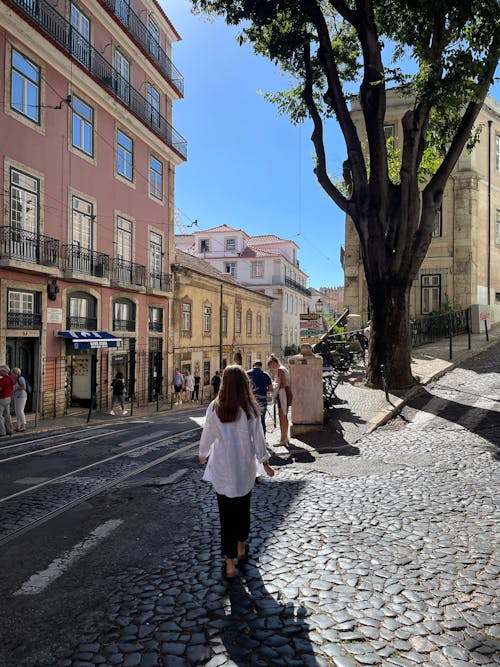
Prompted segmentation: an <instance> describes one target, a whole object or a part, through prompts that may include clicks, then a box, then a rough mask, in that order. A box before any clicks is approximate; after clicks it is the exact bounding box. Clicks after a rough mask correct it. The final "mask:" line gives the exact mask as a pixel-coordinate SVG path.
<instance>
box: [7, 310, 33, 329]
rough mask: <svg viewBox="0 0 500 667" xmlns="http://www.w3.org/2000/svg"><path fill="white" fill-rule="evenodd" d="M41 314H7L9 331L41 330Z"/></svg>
mask: <svg viewBox="0 0 500 667" xmlns="http://www.w3.org/2000/svg"><path fill="white" fill-rule="evenodd" d="M41 328H42V316H41V315H40V313H12V312H9V313H7V329H41Z"/></svg>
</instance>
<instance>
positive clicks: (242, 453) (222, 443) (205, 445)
mask: <svg viewBox="0 0 500 667" xmlns="http://www.w3.org/2000/svg"><path fill="white" fill-rule="evenodd" d="M199 455H200V456H202V457H206V456H208V462H207V466H206V469H205V473H204V475H203V479H204V480H205V481H207V482H211V483H212V484H213V487H214V489H215V491H216V492H217V493H219V494H221V495H224V496H228V497H229V498H239V497H241V496H245V495H246V494H247V493H249V492H250V491H251V490H252V488H253V485H254V484H255V475H256V472H257V461H258V462H259V463H262V462H263V461H267V460H268V459H269V453H268V451H267V449H266V442H265V440H264V431H263V430H262V423H261V421H260V414H259V415H257V416H255V417H253V416H252V417H250V419H247V416H246V414H245V411H244V410H242V409H241V408H240V412H239V414H238V417H237V419H236V420H235V421H234V422H221V420H220V419H219V417H218V416H217V413H216V412H215V409H214V401H212V403H210V405H209V406H208V408H207V414H206V421H205V426H204V427H203V432H202V434H201V439H200V449H199Z"/></svg>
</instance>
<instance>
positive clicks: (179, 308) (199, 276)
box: [170, 250, 273, 399]
mask: <svg viewBox="0 0 500 667" xmlns="http://www.w3.org/2000/svg"><path fill="white" fill-rule="evenodd" d="M175 259H176V261H175V265H174V267H173V268H174V278H175V280H174V284H175V289H174V305H173V314H172V325H173V332H174V334H173V364H174V365H173V368H176V367H177V368H179V369H180V370H181V372H182V373H186V372H187V371H188V370H190V371H191V372H192V373H193V374H194V375H196V374H198V375H199V376H200V377H201V383H200V392H201V397H203V398H205V399H206V398H208V397H209V396H210V395H211V386H210V381H211V378H212V376H213V375H214V373H215V371H216V370H222V369H224V368H225V366H227V365H228V364H231V363H233V361H234V357H235V354H236V353H239V354H241V358H242V362H243V366H244V368H245V369H248V368H251V367H252V363H253V361H254V360H255V359H257V358H258V359H261V360H263V362H264V363H265V359H266V357H267V355H268V354H269V353H270V352H271V330H270V319H271V308H272V303H273V299H272V298H271V297H269V296H267V295H265V294H262V293H259V292H256V291H255V290H252V289H249V288H248V287H243V286H242V285H240V284H239V283H238V282H237V281H236V280H235V279H233V278H232V277H231V276H230V275H229V274H228V273H225V272H221V271H218V270H217V269H215V268H214V267H213V266H212V265H211V264H210V262H207V261H205V260H202V259H198V258H197V257H194V256H193V255H190V254H189V253H186V252H183V251H182V250H177V251H176V257H175ZM170 381H172V378H170Z"/></svg>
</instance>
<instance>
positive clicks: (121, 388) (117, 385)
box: [109, 371, 128, 415]
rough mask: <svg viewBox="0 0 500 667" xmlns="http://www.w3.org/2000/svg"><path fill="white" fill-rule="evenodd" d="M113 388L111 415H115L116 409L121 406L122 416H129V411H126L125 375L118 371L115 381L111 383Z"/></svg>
mask: <svg viewBox="0 0 500 667" xmlns="http://www.w3.org/2000/svg"><path fill="white" fill-rule="evenodd" d="M111 387H112V388H113V396H112V398H111V412H110V413H109V414H110V415H114V414H115V407H116V406H117V405H119V406H120V407H121V409H122V415H128V410H125V382H124V381H123V373H122V372H121V371H117V373H116V375H115V377H114V378H113V381H112V382H111Z"/></svg>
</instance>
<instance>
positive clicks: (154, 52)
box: [102, 0, 184, 94]
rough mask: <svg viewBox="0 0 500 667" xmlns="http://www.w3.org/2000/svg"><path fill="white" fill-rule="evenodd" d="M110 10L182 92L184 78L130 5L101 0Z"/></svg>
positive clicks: (113, 0) (182, 92)
mask: <svg viewBox="0 0 500 667" xmlns="http://www.w3.org/2000/svg"><path fill="white" fill-rule="evenodd" d="M102 1H103V2H104V4H105V5H107V6H108V7H109V8H110V9H111V11H112V12H113V13H114V14H115V16H117V17H118V19H119V20H120V21H121V23H123V25H124V26H125V27H126V28H127V30H128V31H129V32H130V34H131V35H132V36H133V37H134V38H135V39H136V40H137V41H138V42H139V44H140V45H141V46H142V47H143V49H144V50H145V51H147V53H149V55H150V56H151V57H152V58H153V60H154V61H155V62H156V63H157V64H158V66H159V67H160V69H161V70H162V72H163V73H164V74H165V76H166V77H167V79H168V80H169V81H170V82H171V83H172V84H173V85H174V86H175V87H176V88H177V90H178V91H179V92H180V93H181V94H184V78H183V76H182V75H181V73H180V72H179V71H178V70H177V69H176V68H175V67H174V65H173V64H172V61H171V60H170V58H169V57H168V56H167V54H166V53H165V51H164V50H163V49H162V48H161V46H160V45H159V44H158V40H157V39H156V37H155V36H154V35H153V33H151V32H150V31H149V29H148V27H147V26H146V24H145V23H143V21H141V19H140V18H139V16H138V15H137V14H136V13H135V12H134V11H133V10H132V9H130V7H127V6H126V4H125V3H124V2H117V1H116V0H102Z"/></svg>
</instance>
